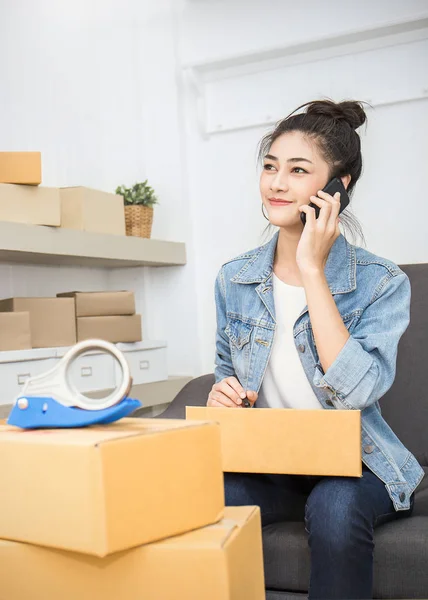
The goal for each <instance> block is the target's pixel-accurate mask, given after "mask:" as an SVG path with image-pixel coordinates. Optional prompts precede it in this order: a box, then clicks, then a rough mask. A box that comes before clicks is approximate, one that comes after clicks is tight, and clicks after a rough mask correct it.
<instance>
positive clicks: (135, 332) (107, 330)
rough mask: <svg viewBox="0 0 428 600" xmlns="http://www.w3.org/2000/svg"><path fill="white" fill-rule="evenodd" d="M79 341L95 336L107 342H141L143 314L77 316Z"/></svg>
mask: <svg viewBox="0 0 428 600" xmlns="http://www.w3.org/2000/svg"><path fill="white" fill-rule="evenodd" d="M76 323H77V341H78V342H81V341H83V340H89V339H93V338H97V339H101V340H107V342H112V343H113V344H114V343H118V342H141V340H142V339H143V337H142V333H141V315H129V316H125V317H120V316H115V317H77V319H76Z"/></svg>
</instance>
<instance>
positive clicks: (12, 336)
mask: <svg viewBox="0 0 428 600" xmlns="http://www.w3.org/2000/svg"><path fill="white" fill-rule="evenodd" d="M29 348H31V331H30V313H29V312H5V313H2V312H0V351H3V350H27V349H29Z"/></svg>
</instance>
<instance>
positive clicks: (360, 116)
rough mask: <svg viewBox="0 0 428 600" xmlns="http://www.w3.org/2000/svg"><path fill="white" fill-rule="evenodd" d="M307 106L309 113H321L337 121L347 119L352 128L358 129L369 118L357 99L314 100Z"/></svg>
mask: <svg viewBox="0 0 428 600" xmlns="http://www.w3.org/2000/svg"><path fill="white" fill-rule="evenodd" d="M307 107H308V108H307V111H306V112H307V114H308V115H309V114H310V115H320V116H325V117H330V118H332V119H335V120H336V121H346V122H347V123H348V124H349V125H350V126H351V127H352V129H358V127H361V125H363V123H365V122H366V120H367V116H366V113H365V111H364V108H363V107H362V103H361V102H358V101H356V100H345V101H344V102H337V103H336V102H333V101H332V100H314V101H313V102H310V103H309V104H308V105H307Z"/></svg>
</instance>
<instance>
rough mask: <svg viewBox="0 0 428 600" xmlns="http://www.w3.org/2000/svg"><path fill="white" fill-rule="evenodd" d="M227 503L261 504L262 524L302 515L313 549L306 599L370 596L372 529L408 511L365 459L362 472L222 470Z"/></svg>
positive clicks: (233, 504)
mask: <svg viewBox="0 0 428 600" xmlns="http://www.w3.org/2000/svg"><path fill="white" fill-rule="evenodd" d="M224 482H225V500H226V506H243V505H257V506H260V509H261V515H262V525H263V526H264V525H269V524H271V523H275V522H278V521H304V522H305V529H306V532H307V533H308V543H309V548H310V555H311V574H310V582H309V599H310V600H315V599H327V598H328V599H329V600H334V599H340V600H343V599H345V598H346V599H348V600H349V599H352V598H354V599H355V598H358V599H359V600H362V599H366V598H369V599H370V598H372V597H373V596H372V593H373V592H372V588H373V549H374V541H373V530H374V528H375V527H377V526H378V525H381V524H382V523H386V522H387V521H392V520H393V519H399V518H403V517H408V516H410V515H411V513H412V511H413V501H414V498H413V496H412V497H411V505H410V509H409V510H405V511H398V512H396V511H395V509H394V506H393V504H392V501H391V498H390V497H389V495H388V492H387V491H386V488H385V485H384V483H383V482H382V481H381V480H380V479H379V478H378V477H377V476H376V475H375V474H374V473H372V472H371V471H370V470H369V469H368V468H367V467H366V466H365V465H364V466H363V476H362V477H361V478H360V477H312V476H304V475H259V474H245V473H225V474H224Z"/></svg>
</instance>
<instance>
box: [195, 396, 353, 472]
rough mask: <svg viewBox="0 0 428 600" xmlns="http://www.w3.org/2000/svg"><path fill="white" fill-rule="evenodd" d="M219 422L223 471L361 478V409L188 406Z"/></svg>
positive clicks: (198, 416) (198, 417)
mask: <svg viewBox="0 0 428 600" xmlns="http://www.w3.org/2000/svg"><path fill="white" fill-rule="evenodd" d="M186 418H187V419H191V420H194V419H196V420H203V421H210V420H212V421H216V422H217V423H219V424H220V430H221V445H222V456H223V470H224V471H225V472H228V471H231V472H238V473H283V474H289V475H338V476H350V477H361V475H362V463H361V411H359V410H325V409H319V410H298V409H287V408H282V409H280V408H278V409H277V408H251V409H245V408H215V407H206V406H187V407H186Z"/></svg>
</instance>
